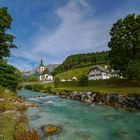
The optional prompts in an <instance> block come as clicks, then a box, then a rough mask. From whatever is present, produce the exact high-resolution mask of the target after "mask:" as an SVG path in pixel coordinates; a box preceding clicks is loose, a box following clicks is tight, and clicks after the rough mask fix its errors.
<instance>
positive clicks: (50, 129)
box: [42, 124, 62, 135]
mask: <svg viewBox="0 0 140 140" xmlns="http://www.w3.org/2000/svg"><path fill="white" fill-rule="evenodd" d="M42 130H43V132H44V134H46V135H54V134H57V133H59V132H60V131H61V130H62V128H61V127H60V126H56V125H52V124H48V125H46V126H44V127H42Z"/></svg>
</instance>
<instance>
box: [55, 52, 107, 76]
mask: <svg viewBox="0 0 140 140" xmlns="http://www.w3.org/2000/svg"><path fill="white" fill-rule="evenodd" d="M108 54H109V52H108V51H102V52H96V53H94V52H92V53H87V54H75V55H70V56H68V57H67V58H66V59H65V60H64V62H63V63H62V64H61V65H59V66H58V67H57V68H56V69H55V70H54V71H53V74H54V75H55V74H58V73H61V72H64V71H67V70H70V69H75V68H82V67H85V66H90V65H96V64H108V63H109V59H108Z"/></svg>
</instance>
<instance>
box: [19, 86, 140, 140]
mask: <svg viewBox="0 0 140 140" xmlns="http://www.w3.org/2000/svg"><path fill="white" fill-rule="evenodd" d="M18 94H19V95H20V96H23V97H25V100H26V101H27V102H34V103H36V104H37V105H38V107H36V108H29V109H28V110H27V111H26V114H27V115H28V116H29V120H30V122H29V125H30V126H31V127H32V128H34V129H35V130H36V131H37V132H38V134H39V135H40V137H41V140H46V139H49V140H54V139H58V140H61V139H62V140H79V139H80V140H94V139H96V140H112V139H113V140H125V139H129V140H138V139H139V132H140V130H139V124H140V119H139V118H140V112H139V111H127V110H124V109H115V108H113V107H110V106H106V105H96V104H91V105H89V104H85V103H81V102H79V101H77V100H71V99H65V98H60V97H59V96H53V95H52V94H46V93H41V92H34V91H31V90H26V89H22V90H20V91H19V93H18ZM50 124H51V125H50ZM50 126H53V128H51V127H50ZM56 127H58V129H57V132H55V133H54V132H53V131H54V130H56ZM48 130H50V131H51V132H52V133H51V134H48ZM44 131H45V134H44Z"/></svg>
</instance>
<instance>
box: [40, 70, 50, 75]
mask: <svg viewBox="0 0 140 140" xmlns="http://www.w3.org/2000/svg"><path fill="white" fill-rule="evenodd" d="M44 74H48V75H52V74H51V72H50V71H49V70H48V69H45V70H44V71H42V72H41V75H44Z"/></svg>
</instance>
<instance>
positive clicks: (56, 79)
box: [54, 78, 60, 87]
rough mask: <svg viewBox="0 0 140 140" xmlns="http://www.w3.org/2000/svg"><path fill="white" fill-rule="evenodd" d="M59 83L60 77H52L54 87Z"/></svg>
mask: <svg viewBox="0 0 140 140" xmlns="http://www.w3.org/2000/svg"><path fill="white" fill-rule="evenodd" d="M59 84H60V79H59V78H55V79H54V86H55V87H58V86H59Z"/></svg>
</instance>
